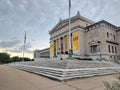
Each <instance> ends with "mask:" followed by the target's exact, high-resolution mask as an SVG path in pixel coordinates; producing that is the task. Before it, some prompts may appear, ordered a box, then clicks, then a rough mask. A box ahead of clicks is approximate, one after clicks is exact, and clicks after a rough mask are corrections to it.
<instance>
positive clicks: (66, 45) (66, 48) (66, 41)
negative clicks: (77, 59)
mask: <svg viewBox="0 0 120 90" xmlns="http://www.w3.org/2000/svg"><path fill="white" fill-rule="evenodd" d="M65 51H68V35H67V36H65Z"/></svg>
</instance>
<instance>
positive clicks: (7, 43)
mask: <svg viewBox="0 0 120 90" xmlns="http://www.w3.org/2000/svg"><path fill="white" fill-rule="evenodd" d="M18 44H20V40H13V41H12V40H11V41H2V42H0V47H1V48H11V47H14V46H16V45H18Z"/></svg>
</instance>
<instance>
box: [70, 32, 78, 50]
mask: <svg viewBox="0 0 120 90" xmlns="http://www.w3.org/2000/svg"><path fill="white" fill-rule="evenodd" d="M72 48H73V50H78V49H79V33H78V32H75V33H73V34H72Z"/></svg>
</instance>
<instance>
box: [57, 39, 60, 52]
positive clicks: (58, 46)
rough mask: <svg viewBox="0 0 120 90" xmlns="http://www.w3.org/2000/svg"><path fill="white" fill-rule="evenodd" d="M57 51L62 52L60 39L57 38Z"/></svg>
mask: <svg viewBox="0 0 120 90" xmlns="http://www.w3.org/2000/svg"><path fill="white" fill-rule="evenodd" d="M57 53H60V39H57Z"/></svg>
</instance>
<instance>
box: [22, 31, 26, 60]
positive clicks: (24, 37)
mask: <svg viewBox="0 0 120 90" xmlns="http://www.w3.org/2000/svg"><path fill="white" fill-rule="evenodd" d="M23 43H24V44H23V60H22V61H24V54H25V43H26V31H25V36H24V42H23Z"/></svg>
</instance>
